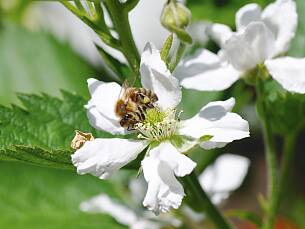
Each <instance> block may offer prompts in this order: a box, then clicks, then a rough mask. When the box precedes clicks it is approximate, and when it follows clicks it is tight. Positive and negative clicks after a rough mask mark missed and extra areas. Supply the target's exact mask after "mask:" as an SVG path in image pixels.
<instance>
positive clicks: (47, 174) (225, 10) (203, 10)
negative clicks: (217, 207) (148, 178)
mask: <svg viewBox="0 0 305 229" xmlns="http://www.w3.org/2000/svg"><path fill="white" fill-rule="evenodd" d="M140 1H151V0H140ZM154 1H156V0H154ZM162 2H165V1H162ZM250 2H256V3H259V4H260V5H261V6H265V5H266V4H268V3H269V2H271V1H267V0H253V1H247V0H188V1H187V5H188V6H189V8H190V9H191V11H192V13H193V18H194V19H195V20H206V21H213V22H219V23H225V24H228V25H230V26H232V28H234V20H235V12H236V11H237V10H238V9H239V8H240V7H241V6H243V5H244V4H246V3H250ZM37 4H38V3H37V2H34V3H33V2H30V1H24V0H14V1H11V0H0V104H3V105H9V104H11V103H17V104H20V102H18V100H17V97H16V95H15V92H26V93H40V92H44V93H47V94H50V95H54V96H60V89H65V90H67V91H70V92H75V93H77V94H79V95H81V96H84V97H85V98H87V97H88V93H87V85H86V82H85V80H86V79H87V78H89V77H92V76H93V77H101V78H108V77H111V76H109V73H108V71H107V70H105V69H104V68H103V66H102V65H97V64H94V63H92V61H89V60H88V59H86V58H85V57H84V56H83V55H80V54H79V52H76V51H75V49H73V48H72V46H71V44H70V43H69V42H68V41H67V40H62V39H58V37H57V36H55V35H54V34H52V33H51V32H49V31H48V30H45V29H44V28H43V26H40V27H37V26H36V24H37V21H36V20H39V19H37V17H35V10H36V7H37V6H36V5H37ZM44 4H48V3H44ZM297 4H298V11H299V15H300V18H299V21H300V24H299V27H298V34H297V37H296V38H295V40H294V42H293V45H292V47H291V51H290V54H291V55H293V56H304V55H305V18H304V15H305V1H304V0H297ZM43 9H45V10H48V9H47V8H43ZM67 14H68V12H67ZM33 15H34V16H33ZM75 20H76V18H75ZM139 20H141V18H139ZM209 47H210V48H212V49H215V45H213V44H210V43H209ZM246 90H248V88H246V86H245V85H243V84H242V83H238V84H236V86H234V88H232V89H229V90H227V91H225V92H221V93H201V92H195V91H184V100H183V104H182V108H183V109H184V111H185V112H186V114H185V115H187V116H190V115H192V114H194V113H195V112H196V111H197V110H198V109H199V108H201V107H202V105H203V104H205V103H207V102H208V101H210V100H214V99H222V98H227V97H229V96H231V95H234V96H235V97H238V98H237V102H238V104H237V105H238V106H237V108H236V109H237V110H239V112H241V113H242V114H245V115H247V114H246V109H244V104H246V103H248V102H251V99H252V93H251V90H249V91H247V93H246V96H245V91H246ZM241 91H243V92H242V93H243V94H242V93H241ZM241 94H242V96H240V95H241ZM194 98H198V99H194ZM190 101H192V103H190ZM194 101H195V102H194ZM196 101H198V102H196ZM251 112H252V113H254V108H253V107H250V113H251ZM248 115H249V114H248ZM250 116H251V115H250ZM250 121H252V122H251V127H252V129H253V130H254V132H253V133H252V139H251V140H249V139H247V140H245V141H241V142H239V143H234V144H232V145H230V146H229V147H228V148H226V149H225V150H226V151H227V152H232V153H237V154H242V155H245V156H247V157H249V158H250V159H251V161H252V166H251V171H250V174H249V176H248V177H247V181H246V183H245V185H244V186H243V187H242V188H241V189H240V190H239V191H238V192H237V193H236V194H234V195H233V197H232V199H233V202H230V201H229V203H228V205H227V206H225V208H230V206H231V205H232V206H234V207H236V206H239V207H242V208H244V209H249V210H254V211H256V210H258V205H257V203H256V202H255V201H256V193H253V192H251V191H249V190H251V189H252V188H253V185H254V184H256V183H255V182H256V181H257V180H259V179H263V178H262V177H263V175H264V172H260V173H259V174H258V173H255V172H254V171H256V170H257V169H262V166H263V165H264V164H263V163H264V162H263V154H262V143H261V139H260V137H259V136H258V135H257V134H256V132H255V130H257V129H258V126H257V120H256V119H255V118H253V120H250ZM0 137H1V136H0ZM298 148H299V149H298V152H299V151H300V152H301V151H302V145H301V144H300V146H299V147H298ZM219 153H222V152H221V151H217V152H215V151H213V152H208V153H204V154H203V153H200V152H194V153H193V157H195V158H196V159H197V160H198V161H200V163H199V170H203V169H204V168H205V166H207V165H208V164H209V163H210V162H211V161H212V160H213V159H214V158H215V157H216V156H217V155H218V154H219ZM302 159H304V156H302V155H301V154H300V155H299V154H298V161H299V162H298V164H296V165H295V168H294V176H292V177H293V179H291V180H290V182H291V186H295V187H296V188H293V189H290V190H289V192H287V194H286V196H285V203H284V204H285V205H284V206H285V207H283V209H282V215H283V216H285V217H287V218H288V219H290V220H292V221H293V222H295V223H296V224H298V225H299V227H300V228H305V222H304V220H303V218H304V216H305V200H304V196H303V193H304V180H305V176H304V174H305V169H304V168H305V164H304V162H302ZM303 161H304V160H303ZM260 175H261V176H260ZM0 182H1V183H0V215H1V216H0V228H10V229H11V228H12V229H14V228H57V229H60V228H75V229H77V228H124V226H122V225H120V224H118V223H116V222H115V221H114V220H113V219H112V218H111V217H109V216H107V215H100V214H97V215H88V214H85V213H82V212H80V211H79V204H80V202H81V201H84V200H86V199H88V198H90V197H92V196H93V195H97V194H99V193H101V192H106V193H108V194H109V195H111V196H114V197H117V198H121V197H122V193H120V191H119V190H120V187H118V182H111V181H100V180H98V179H97V178H95V177H92V176H78V175H77V174H76V173H75V172H72V171H65V170H56V169H49V168H41V167H36V166H31V165H27V164H21V163H17V162H2V161H1V162H0ZM262 182H263V181H262ZM262 182H260V185H261V187H260V188H258V192H263V191H264V186H263V185H264V184H261V183H262ZM296 184H297V185H296ZM248 193H250V194H249V195H248ZM238 195H240V196H246V197H247V198H248V200H249V201H248V204H244V203H238V200H236V199H237V198H236V196H238ZM247 195H248V196H247ZM234 200H236V202H237V204H236V203H235V202H234ZM230 204H231V205H230ZM285 209H289V211H285Z"/></svg>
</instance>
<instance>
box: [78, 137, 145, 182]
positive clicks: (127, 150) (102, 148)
mask: <svg viewBox="0 0 305 229" xmlns="http://www.w3.org/2000/svg"><path fill="white" fill-rule="evenodd" d="M146 146H147V142H146V141H135V140H128V139H121V138H97V139H95V140H93V141H87V142H86V143H85V144H84V146H83V147H81V148H80V149H79V150H77V151H76V152H75V153H74V154H73V155H72V162H73V164H74V166H75V167H77V172H78V173H79V174H87V173H89V174H92V175H94V176H97V177H99V178H100V179H106V178H108V177H109V176H110V175H111V174H112V173H113V172H115V171H117V170H119V169H120V168H121V167H123V166H124V165H126V164H128V163H129V162H130V161H132V160H134V159H135V158H136V157H137V156H138V154H139V153H141V152H142V150H144V148H145V147H146Z"/></svg>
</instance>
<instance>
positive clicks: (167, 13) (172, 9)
mask: <svg viewBox="0 0 305 229" xmlns="http://www.w3.org/2000/svg"><path fill="white" fill-rule="evenodd" d="M191 18H192V14H191V11H190V10H189V9H188V8H186V7H185V6H184V5H183V4H181V3H177V2H175V1H170V2H169V3H168V4H166V5H165V6H164V8H163V11H162V14H161V23H162V25H163V26H164V27H165V28H166V29H168V30H169V31H171V32H173V33H175V34H176V35H177V36H178V37H179V38H180V39H181V40H182V41H184V42H187V43H191V42H192V39H191V37H190V36H189V35H188V33H187V32H186V31H185V28H186V27H187V26H188V25H189V24H190V22H191Z"/></svg>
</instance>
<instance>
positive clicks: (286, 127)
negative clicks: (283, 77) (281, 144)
mask: <svg viewBox="0 0 305 229" xmlns="http://www.w3.org/2000/svg"><path fill="white" fill-rule="evenodd" d="M261 93H262V95H261V96H260V97H261V99H260V100H259V101H258V102H257V111H258V113H259V114H260V113H261V110H262V108H264V109H265V111H264V114H265V115H266V116H267V117H266V120H267V122H269V123H270V125H271V128H272V130H273V131H274V132H275V133H277V134H280V135H286V134H289V133H290V132H294V131H297V130H299V129H300V128H302V127H303V126H304V123H305V97H304V95H301V94H294V93H290V92H287V91H285V90H284V89H283V88H282V87H281V86H280V85H279V84H278V83H277V82H275V81H274V80H268V81H264V82H263V83H262V85H261Z"/></svg>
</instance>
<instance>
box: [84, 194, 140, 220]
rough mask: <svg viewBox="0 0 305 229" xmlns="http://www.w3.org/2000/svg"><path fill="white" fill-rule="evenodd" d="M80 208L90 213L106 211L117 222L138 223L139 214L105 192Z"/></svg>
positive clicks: (85, 202)
mask: <svg viewBox="0 0 305 229" xmlns="http://www.w3.org/2000/svg"><path fill="white" fill-rule="evenodd" d="M80 209H81V210H82V211H84V212H89V213H105V214H109V215H110V216H112V217H113V218H114V219H115V220H116V221H117V222H119V223H121V224H124V225H127V226H132V225H134V224H136V223H137V221H138V217H137V215H136V214H135V213H134V212H133V211H132V210H131V209H129V208H127V207H126V206H124V205H121V204H119V203H117V202H116V201H114V200H112V199H111V198H110V197H109V196H107V195H105V194H100V195H98V196H95V197H93V198H91V199H89V200H87V201H84V202H82V203H81V205H80Z"/></svg>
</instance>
